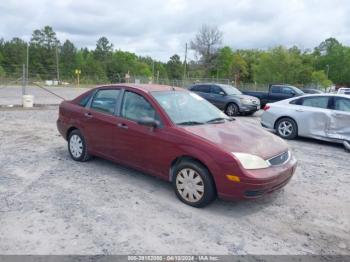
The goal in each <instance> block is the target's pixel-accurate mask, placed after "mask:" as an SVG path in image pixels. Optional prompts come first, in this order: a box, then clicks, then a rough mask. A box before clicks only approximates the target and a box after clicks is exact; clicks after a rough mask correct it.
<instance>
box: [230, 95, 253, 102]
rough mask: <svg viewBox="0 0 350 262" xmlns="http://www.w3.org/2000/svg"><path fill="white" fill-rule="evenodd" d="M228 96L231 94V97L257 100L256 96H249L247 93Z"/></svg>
mask: <svg viewBox="0 0 350 262" xmlns="http://www.w3.org/2000/svg"><path fill="white" fill-rule="evenodd" d="M229 96H232V97H238V98H245V99H249V100H251V101H257V102H258V101H259V99H258V98H256V97H254V96H249V95H243V94H242V95H229Z"/></svg>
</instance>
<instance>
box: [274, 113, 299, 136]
mask: <svg viewBox="0 0 350 262" xmlns="http://www.w3.org/2000/svg"><path fill="white" fill-rule="evenodd" d="M276 132H277V134H278V135H279V136H280V137H282V138H285V139H294V138H296V136H297V135H298V127H297V124H296V123H295V121H294V120H293V119H290V118H282V119H280V120H278V122H277V124H276Z"/></svg>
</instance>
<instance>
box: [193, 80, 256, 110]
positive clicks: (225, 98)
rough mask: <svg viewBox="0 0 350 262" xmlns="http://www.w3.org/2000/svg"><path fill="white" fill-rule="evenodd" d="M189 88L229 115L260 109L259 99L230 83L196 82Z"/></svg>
mask: <svg viewBox="0 0 350 262" xmlns="http://www.w3.org/2000/svg"><path fill="white" fill-rule="evenodd" d="M189 90H191V91H192V92H195V93H196V94H198V95H200V96H201V97H203V98H204V99H206V100H208V101H209V102H210V103H212V104H213V105H215V106H216V107H217V108H219V109H221V110H223V111H224V112H225V113H226V115H228V116H236V115H238V114H243V115H251V114H254V113H255V112H256V111H258V110H259V109H260V100H259V99H257V98H255V97H253V96H247V95H243V94H242V93H241V91H239V90H238V89H237V88H235V87H233V86H230V85H222V84H213V83H207V84H195V85H193V86H191V87H189Z"/></svg>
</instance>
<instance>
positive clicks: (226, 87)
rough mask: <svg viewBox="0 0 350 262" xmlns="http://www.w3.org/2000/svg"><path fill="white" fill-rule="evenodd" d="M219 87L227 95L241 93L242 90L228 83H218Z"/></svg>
mask: <svg viewBox="0 0 350 262" xmlns="http://www.w3.org/2000/svg"><path fill="white" fill-rule="evenodd" d="M220 87H221V88H222V89H224V91H225V93H226V94H227V95H241V94H242V92H241V91H239V90H238V89H237V88H235V87H234V86H230V85H220Z"/></svg>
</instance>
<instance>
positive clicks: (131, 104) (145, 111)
mask: <svg viewBox="0 0 350 262" xmlns="http://www.w3.org/2000/svg"><path fill="white" fill-rule="evenodd" d="M121 116H122V117H124V118H126V119H129V120H132V121H135V122H137V121H139V120H141V119H142V118H145V117H149V118H152V119H157V120H158V117H157V115H156V111H155V110H154V108H153V106H152V105H151V104H150V103H149V102H148V101H147V100H146V99H145V98H144V97H143V96H141V95H139V94H136V93H134V92H130V91H126V92H125V94H124V99H123V105H122V111H121Z"/></svg>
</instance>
